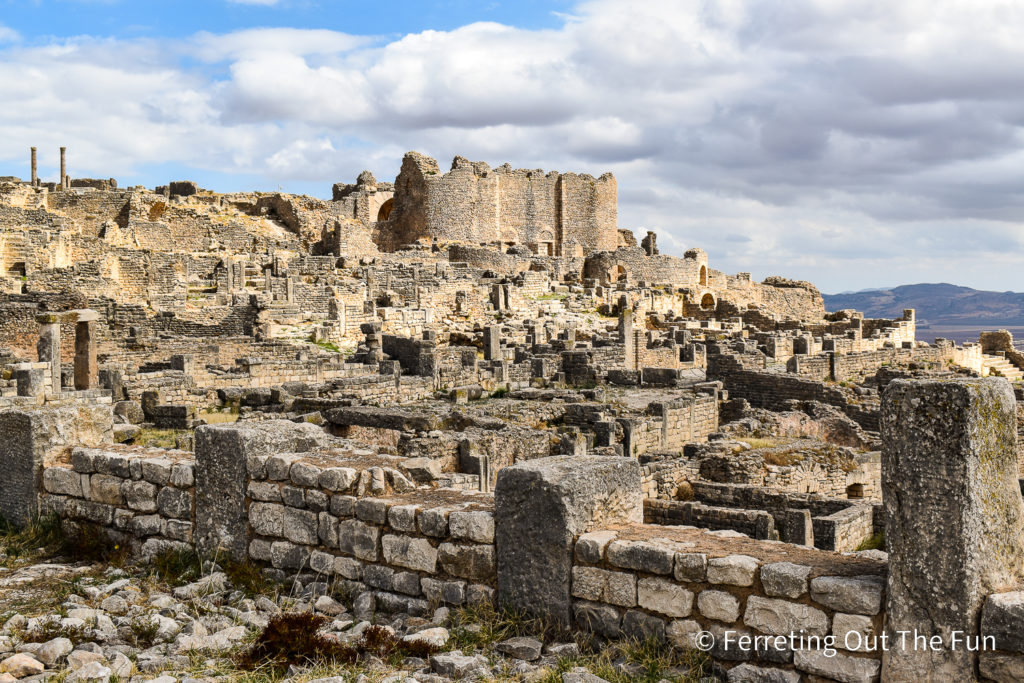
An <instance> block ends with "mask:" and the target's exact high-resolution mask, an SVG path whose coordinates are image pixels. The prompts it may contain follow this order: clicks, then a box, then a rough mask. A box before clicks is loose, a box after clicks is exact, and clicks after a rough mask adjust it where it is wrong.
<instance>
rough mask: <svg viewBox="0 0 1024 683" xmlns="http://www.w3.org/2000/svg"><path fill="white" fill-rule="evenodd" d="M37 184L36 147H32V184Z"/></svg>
mask: <svg viewBox="0 0 1024 683" xmlns="http://www.w3.org/2000/svg"><path fill="white" fill-rule="evenodd" d="M38 184H39V173H38V167H37V166H36V148H35V147H33V148H32V186H33V187H35V186H36V185H38Z"/></svg>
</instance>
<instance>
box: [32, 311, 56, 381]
mask: <svg viewBox="0 0 1024 683" xmlns="http://www.w3.org/2000/svg"><path fill="white" fill-rule="evenodd" d="M36 320H37V321H38V322H39V325H40V327H39V342H38V343H37V344H36V353H37V354H38V356H39V362H40V363H49V364H50V387H49V388H48V390H47V392H46V393H48V394H50V395H51V396H60V323H59V322H57V317H56V316H55V315H53V314H52V313H44V314H42V315H40V316H38V317H37V318H36Z"/></svg>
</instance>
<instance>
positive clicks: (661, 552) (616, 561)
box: [607, 541, 676, 574]
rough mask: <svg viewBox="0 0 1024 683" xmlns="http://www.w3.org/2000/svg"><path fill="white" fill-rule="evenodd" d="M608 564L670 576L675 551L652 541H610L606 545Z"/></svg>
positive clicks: (673, 564)
mask: <svg viewBox="0 0 1024 683" xmlns="http://www.w3.org/2000/svg"><path fill="white" fill-rule="evenodd" d="M607 552H608V562H609V563H611V564H613V565H615V566H616V567H622V568H623V569H635V570H636V571H639V572H647V573H650V574H671V573H672V569H673V567H674V566H675V556H676V551H675V550H674V549H673V548H672V547H669V546H665V545H662V544H659V543H655V542H653V541H612V542H611V543H609V544H608V551H607Z"/></svg>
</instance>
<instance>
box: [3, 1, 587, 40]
mask: <svg viewBox="0 0 1024 683" xmlns="http://www.w3.org/2000/svg"><path fill="white" fill-rule="evenodd" d="M570 7H571V3H569V2H563V1H560V0H548V1H541V0H518V1H517V2H487V1H486V0H484V1H482V2H480V1H476V2H474V1H473V0H451V1H449V2H427V1H425V0H424V1H420V2H376V1H375V2H350V1H348V0H337V1H335V2H326V1H319V2H317V1H315V0H278V1H277V2H273V1H271V0H262V1H260V0H252V1H250V2H241V1H238V2H226V1H217V0H207V1H205V2H196V1H195V0H168V1H166V2H160V1H157V0H134V1H131V0H0V8H2V12H0V20H2V21H3V23H4V24H5V25H7V26H8V27H10V28H13V29H15V30H16V31H18V32H19V33H21V34H22V35H24V36H26V37H27V38H28V39H30V40H44V41H45V40H49V39H51V38H53V37H55V38H58V39H59V38H68V37H71V36H78V35H91V36H104V37H112V38H138V37H154V36H157V37H164V38H182V37H186V36H189V35H192V34H193V33H197V32H199V31H209V32H212V33H228V32H231V31H237V30H239V29H246V28H258V27H265V26H288V27H291V28H304V29H330V30H333V31H341V32H343V33H354V34H359V35H379V36H401V35H404V34H406V33H418V32H420V31H425V30H430V29H433V30H437V31H448V30H451V29H454V28H458V27H459V26H464V25H466V24H470V23H473V22H476V21H495V22H499V23H505V24H511V25H514V26H518V27H520V28H528V29H538V28H555V27H557V26H559V25H561V23H562V22H561V20H560V19H559V18H558V16H557V13H558V12H562V11H565V10H567V9H569V8H570Z"/></svg>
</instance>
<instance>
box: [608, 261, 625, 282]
mask: <svg viewBox="0 0 1024 683" xmlns="http://www.w3.org/2000/svg"><path fill="white" fill-rule="evenodd" d="M628 279H629V272H628V271H627V270H626V267H625V266H624V265H622V264H621V263H620V264H618V265H615V266H612V267H611V268H609V269H608V281H609V282H611V283H613V284H614V283H616V282H625V281H626V280H628Z"/></svg>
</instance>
